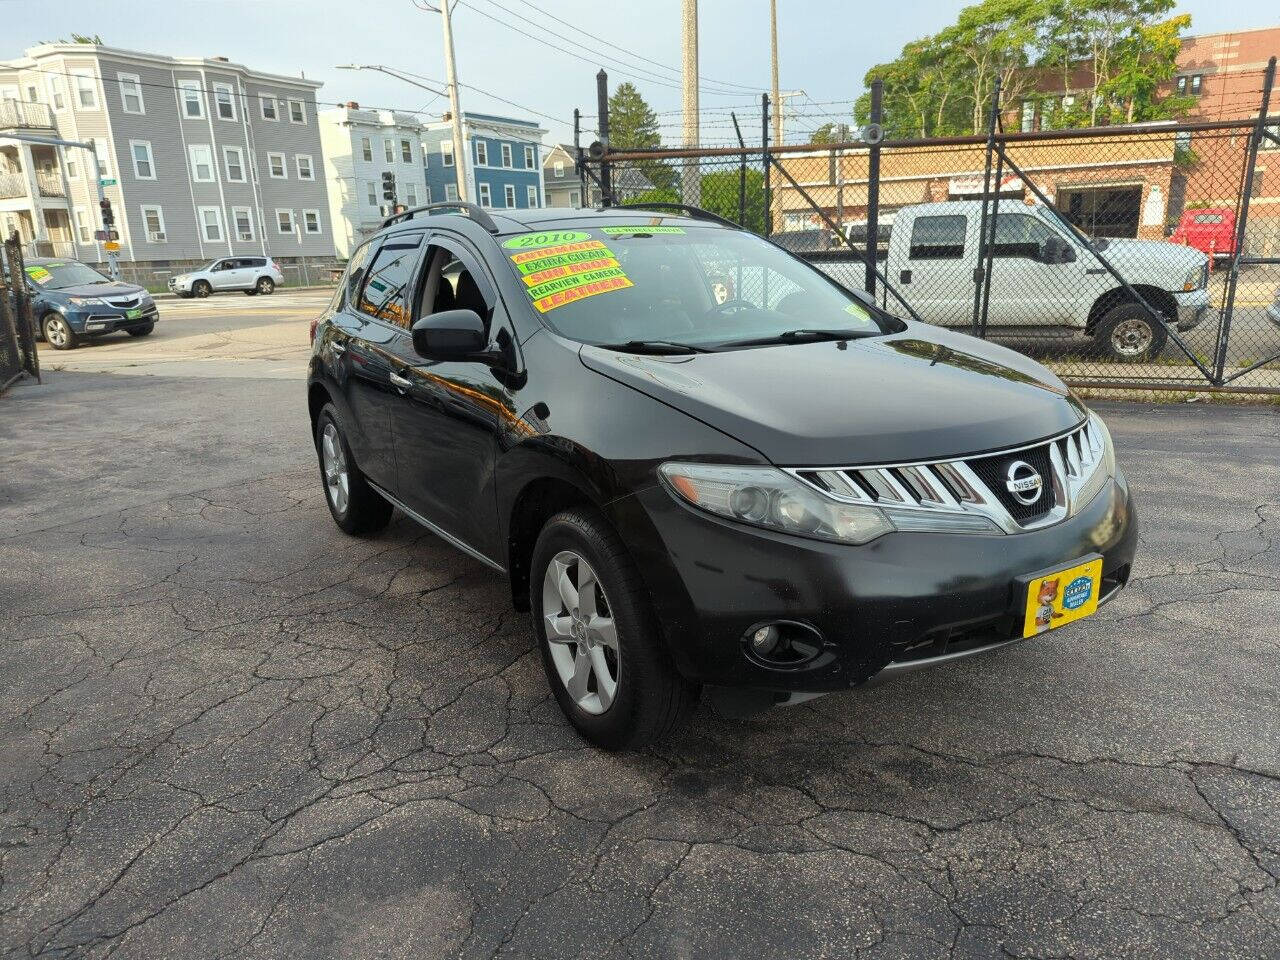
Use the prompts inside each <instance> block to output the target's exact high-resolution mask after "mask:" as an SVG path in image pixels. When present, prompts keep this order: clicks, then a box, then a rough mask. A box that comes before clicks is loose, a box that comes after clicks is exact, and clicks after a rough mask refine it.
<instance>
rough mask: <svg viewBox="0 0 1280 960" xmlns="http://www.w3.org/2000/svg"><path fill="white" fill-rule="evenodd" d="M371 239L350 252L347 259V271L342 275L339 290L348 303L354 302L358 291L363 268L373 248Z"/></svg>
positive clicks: (362, 277) (362, 276)
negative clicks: (349, 256)
mask: <svg viewBox="0 0 1280 960" xmlns="http://www.w3.org/2000/svg"><path fill="white" fill-rule="evenodd" d="M373 247H374V244H373V241H369V242H368V243H365V244H362V245H361V246H360V247H357V248H356V252H355V253H353V254H351V259H350V260H348V261H347V272H346V274H344V275H343V277H342V287H341V292H342V293H343V294H344V297H345V299H346V302H347V303H348V304H354V303H355V302H356V294H357V293H358V292H359V291H360V281H362V280H363V279H364V268H365V265H366V264H367V263H368V261H369V252H370V251H371V250H373Z"/></svg>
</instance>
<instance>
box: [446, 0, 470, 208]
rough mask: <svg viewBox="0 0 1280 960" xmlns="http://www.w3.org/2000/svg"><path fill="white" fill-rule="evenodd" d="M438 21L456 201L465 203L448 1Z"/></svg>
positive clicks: (464, 157) (459, 110)
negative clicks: (442, 39)
mask: <svg viewBox="0 0 1280 960" xmlns="http://www.w3.org/2000/svg"><path fill="white" fill-rule="evenodd" d="M440 21H441V23H443V24H444V69H445V82H446V84H447V86H446V88H445V89H447V90H448V91H449V112H450V114H452V118H453V166H454V169H455V170H456V171H457V174H458V199H459V200H463V201H466V200H467V199H469V198H468V196H467V166H466V161H467V160H469V159H470V157H469V156H468V154H467V150H466V142H465V141H464V140H463V139H462V107H461V106H460V105H459V103H458V68H457V66H456V65H455V64H454V61H453V26H452V25H451V23H450V21H449V0H440Z"/></svg>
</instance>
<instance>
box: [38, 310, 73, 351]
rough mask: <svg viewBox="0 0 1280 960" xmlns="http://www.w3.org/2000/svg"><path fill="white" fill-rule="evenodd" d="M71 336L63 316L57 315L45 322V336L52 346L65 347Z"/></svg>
mask: <svg viewBox="0 0 1280 960" xmlns="http://www.w3.org/2000/svg"><path fill="white" fill-rule="evenodd" d="M69 337H70V330H69V329H68V327H67V321H65V320H63V319H62V317H59V316H57V315H55V316H52V317H50V318H49V319H48V320H46V321H45V322H44V338H45V339H46V340H48V341H49V345H50V346H52V347H65V346H66V345H67V340H68V339H69Z"/></svg>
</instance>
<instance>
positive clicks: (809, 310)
mask: <svg viewBox="0 0 1280 960" xmlns="http://www.w3.org/2000/svg"><path fill="white" fill-rule="evenodd" d="M654 219H655V222H654V223H651V224H640V225H636V224H622V225H618V226H603V227H596V228H592V229H586V230H558V231H543V232H541V233H525V234H519V235H517V236H514V237H509V238H507V239H506V240H504V241H503V244H502V245H503V248H504V249H503V252H504V253H505V254H506V255H507V259H508V262H510V263H511V266H512V268H513V269H514V270H515V271H516V273H517V274H518V275H519V277H520V278H521V280H522V282H523V285H524V287H525V291H526V293H527V294H528V295H529V298H530V300H531V301H532V303H533V306H534V309H535V310H537V311H538V312H539V313H540V314H541V315H542V317H543V318H544V319H545V320H546V322H547V324H548V325H549V326H550V327H551V328H552V329H553V330H555V332H556V333H558V334H560V335H561V336H564V337H568V338H569V339H571V340H577V341H579V342H581V343H590V344H600V345H606V346H616V347H619V348H621V349H636V350H645V349H650V350H656V349H658V348H661V349H662V350H664V351H665V350H670V351H673V352H675V351H680V350H686V351H687V350H690V349H703V350H716V349H727V348H735V347H747V346H756V345H763V344H766V343H788V342H802V341H805V340H810V339H846V338H852V337H863V336H874V335H876V334H880V333H885V332H888V331H890V330H896V329H900V327H901V324H900V323H899V321H896V320H894V319H892V318H891V317H888V316H887V315H885V314H883V313H881V312H880V311H878V310H877V309H876V308H874V307H871V306H868V305H867V304H866V303H865V302H863V301H862V300H859V299H858V298H857V297H855V296H854V295H853V294H852V293H850V292H849V291H847V290H845V289H844V288H842V287H840V286H839V285H837V284H836V283H835V282H834V281H832V280H830V279H828V278H827V277H826V276H824V275H823V274H821V273H819V272H818V271H817V270H815V269H813V268H812V267H810V266H809V265H808V264H805V263H803V262H801V261H799V260H797V259H795V258H794V257H791V256H789V255H788V254H787V253H785V252H784V251H782V250H779V249H778V248H777V247H775V246H773V245H772V244H770V243H768V242H766V241H764V240H762V239H760V238H759V237H757V236H755V235H753V234H750V233H747V232H745V231H739V230H726V229H723V228H721V227H709V226H690V225H686V226H673V225H663V224H661V223H658V222H657V221H659V220H660V219H661V218H656V217H655V218H654Z"/></svg>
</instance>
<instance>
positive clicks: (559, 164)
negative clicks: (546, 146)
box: [551, 160, 564, 179]
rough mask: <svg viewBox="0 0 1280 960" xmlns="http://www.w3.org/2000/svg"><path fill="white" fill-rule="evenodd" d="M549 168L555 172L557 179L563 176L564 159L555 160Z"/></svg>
mask: <svg viewBox="0 0 1280 960" xmlns="http://www.w3.org/2000/svg"><path fill="white" fill-rule="evenodd" d="M551 169H552V170H553V171H554V172H555V175H556V179H559V178H561V177H563V176H564V161H563V160H557V161H556V162H555V163H553V164H552V165H551Z"/></svg>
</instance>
